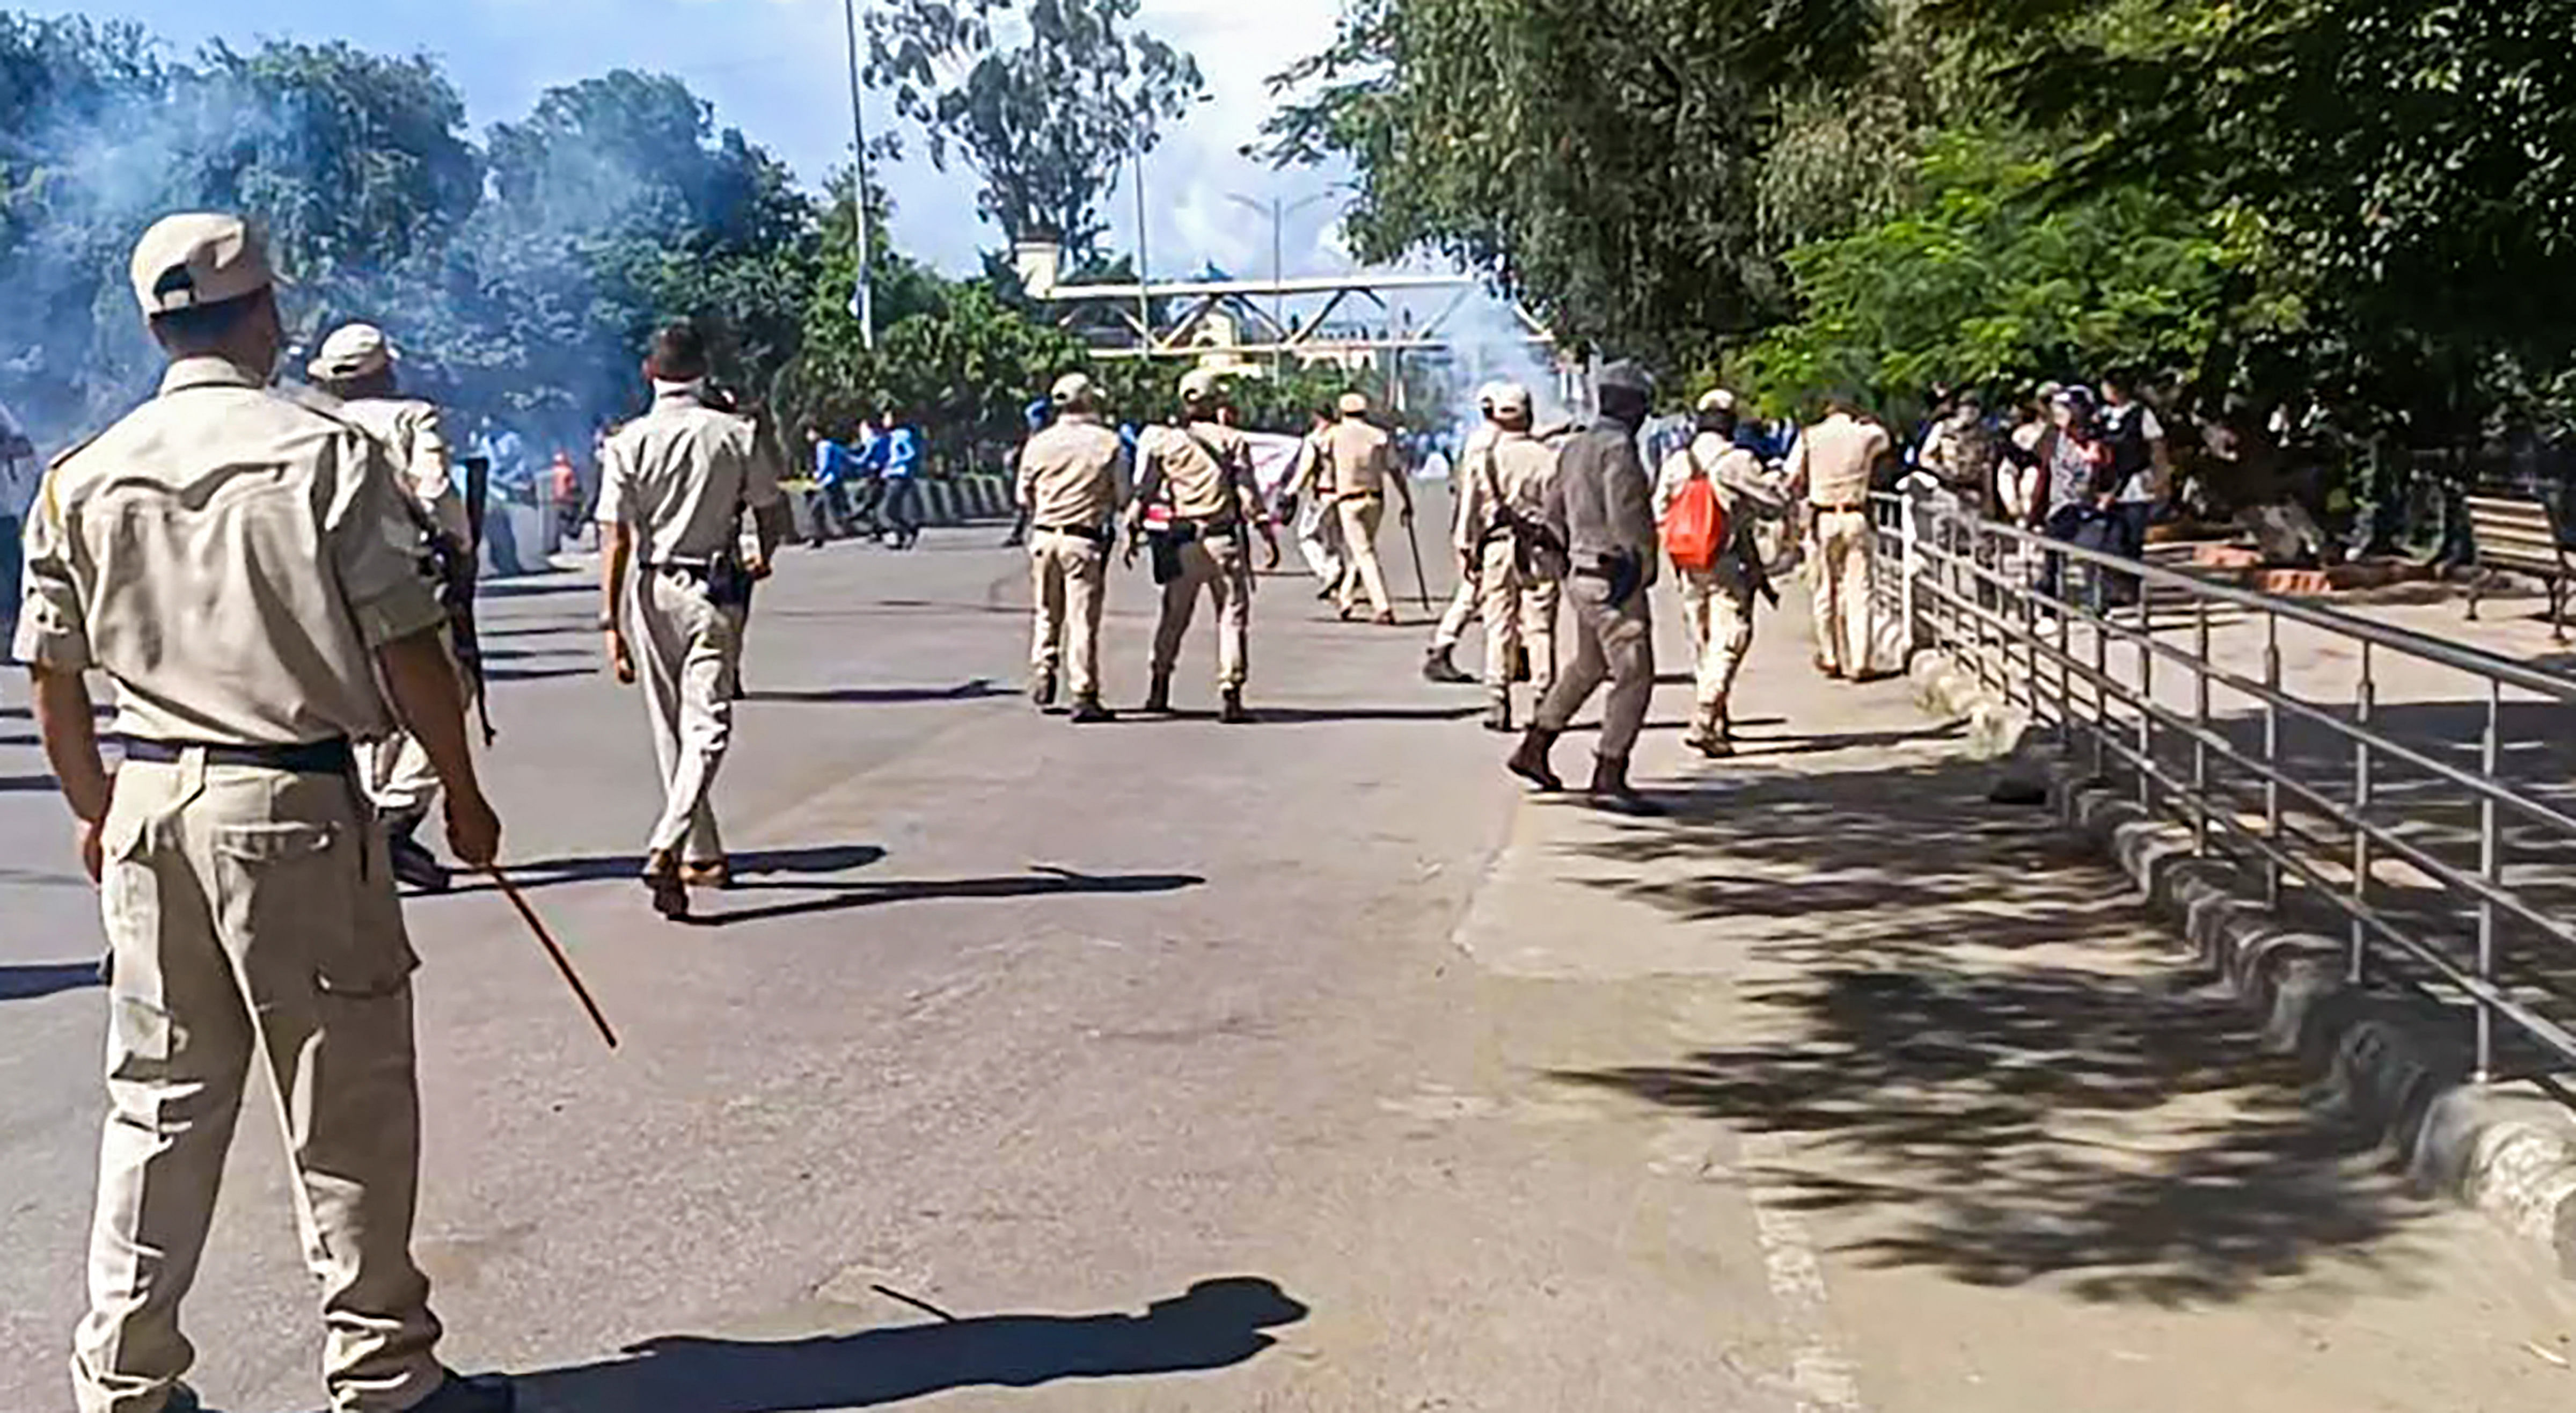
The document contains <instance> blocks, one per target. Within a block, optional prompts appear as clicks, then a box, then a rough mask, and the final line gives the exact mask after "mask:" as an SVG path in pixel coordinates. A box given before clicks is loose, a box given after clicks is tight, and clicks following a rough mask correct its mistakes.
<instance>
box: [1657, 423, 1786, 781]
mask: <svg viewBox="0 0 2576 1413" xmlns="http://www.w3.org/2000/svg"><path fill="white" fill-rule="evenodd" d="M1735 428H1736V418H1735V395H1734V394H1733V393H1731V392H1728V391H1727V390H1726V389H1724V388H1716V389H1712V390H1711V391H1709V392H1708V393H1706V394H1704V395H1702V396H1701V398H1700V400H1699V434H1698V435H1697V436H1696V437H1694V438H1693V439H1692V440H1691V442H1690V444H1689V445H1687V446H1685V447H1683V448H1682V449H1681V450H1679V451H1676V452H1674V453H1673V454H1672V455H1671V456H1669V457H1666V458H1665V459H1664V465H1663V470H1662V473H1661V474H1660V475H1658V476H1657V477H1656V478H1655V520H1656V522H1657V523H1658V524H1660V523H1662V521H1663V520H1664V518H1665V516H1666V515H1668V514H1669V513H1670V512H1671V510H1672V507H1673V502H1674V500H1676V499H1677V498H1679V497H1680V495H1681V493H1682V491H1683V488H1684V487H1686V486H1688V485H1689V484H1690V483H1691V482H1692V481H1694V480H1704V481H1706V482H1708V484H1709V488H1710V490H1711V491H1713V492H1714V493H1715V494H1716V497H1717V504H1718V508H1719V510H1720V512H1721V513H1722V515H1723V516H1724V518H1725V527H1724V530H1723V531H1722V539H1721V541H1720V546H1719V549H1718V554H1717V559H1716V560H1715V562H1713V563H1712V564H1710V565H1709V567H1707V568H1706V569H1695V568H1691V567H1689V566H1686V565H1681V564H1676V565H1675V566H1674V568H1673V577H1674V579H1675V581H1676V582H1677V584H1678V585H1679V587H1680V589H1681V596H1682V622H1683V624H1684V625H1685V626H1686V627H1687V628H1688V630H1689V632H1690V643H1691V652H1692V654H1693V659H1694V668H1695V672H1694V677H1695V680H1696V685H1697V688H1698V692H1697V702H1696V710H1694V711H1693V712H1692V713H1691V725H1690V731H1689V733H1688V734H1687V735H1685V736H1683V737H1682V744H1684V745H1686V746H1689V747H1690V748H1691V749H1693V750H1695V751H1698V752H1699V753H1700V754H1701V755H1704V756H1707V757H1709V758H1710V759H1711V760H1717V759H1722V758H1724V757H1727V756H1731V755H1733V754H1735V734H1734V726H1733V723H1732V721H1731V719H1730V718H1729V715H1728V710H1727V702H1728V698H1729V697H1730V696H1731V695H1732V694H1733V692H1734V690H1735V678H1736V674H1737V673H1738V672H1740V671H1741V670H1742V669H1743V666H1744V656H1745V654H1746V653H1747V652H1750V651H1751V650H1752V647H1753V598H1754V595H1755V594H1756V593H1758V592H1760V589H1761V584H1762V577H1761V576H1762V554H1761V551H1760V549H1759V548H1758V547H1757V546H1756V544H1755V542H1754V538H1753V526H1754V521H1755V520H1756V518H1757V517H1758V515H1759V513H1760V508H1761V507H1762V506H1765V505H1771V506H1773V507H1775V508H1776V504H1777V502H1776V501H1775V500H1774V499H1773V497H1772V495H1771V493H1770V491H1769V490H1767V489H1766V488H1765V487H1764V486H1763V485H1762V480H1761V478H1762V463H1761V462H1760V461H1759V460H1758V459H1756V458H1755V457H1754V455H1753V453H1752V452H1750V451H1747V450H1745V449H1744V448H1742V447H1739V446H1737V445H1736V444H1735V442H1734V436H1735Z"/></svg>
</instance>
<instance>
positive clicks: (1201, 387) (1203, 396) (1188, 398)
mask: <svg viewBox="0 0 2576 1413" xmlns="http://www.w3.org/2000/svg"><path fill="white" fill-rule="evenodd" d="M1223 387H1224V384H1223V383H1221V382H1219V381H1218V380H1217V376H1216V374H1214V373H1211V372H1209V371H1208V370H1207V369H1205V368H1194V369H1192V370H1190V372H1189V374H1188V376H1186V377H1184V378H1182V379H1181V399H1182V400H1183V401H1184V402H1207V401H1209V400H1211V399H1213V398H1214V397H1215V396H1216V395H1217V393H1218V391H1219V390H1220V389H1222V388H1223Z"/></svg>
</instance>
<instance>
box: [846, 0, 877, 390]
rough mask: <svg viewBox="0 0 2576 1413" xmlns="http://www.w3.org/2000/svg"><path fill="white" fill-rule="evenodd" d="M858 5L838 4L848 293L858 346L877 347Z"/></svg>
mask: <svg viewBox="0 0 2576 1413" xmlns="http://www.w3.org/2000/svg"><path fill="white" fill-rule="evenodd" d="M859 3H860V0H841V24H842V27H843V29H844V30H845V31H846V32H847V33H848V36H849V41H850V159H851V166H850V217H851V221H850V224H851V225H852V226H853V227H855V228H856V230H857V233H858V234H857V241H856V245H857V249H858V257H859V273H858V282H857V285H856V287H855V288H853V289H852V290H851V291H850V317H851V318H853V319H856V320H858V321H859V345H860V346H861V347H863V348H865V349H867V350H868V351H869V352H871V353H873V352H875V351H876V346H877V318H876V314H877V301H876V281H875V280H874V279H873V278H871V276H870V274H869V271H868V255H869V251H868V116H867V107H866V104H865V103H864V101H863V99H862V95H863V93H864V87H863V85H862V84H861V82H860V79H859Z"/></svg>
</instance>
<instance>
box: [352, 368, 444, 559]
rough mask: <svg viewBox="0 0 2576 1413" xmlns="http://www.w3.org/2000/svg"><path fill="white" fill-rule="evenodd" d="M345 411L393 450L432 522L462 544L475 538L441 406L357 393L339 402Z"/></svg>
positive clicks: (412, 489)
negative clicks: (453, 466) (450, 462)
mask: <svg viewBox="0 0 2576 1413" xmlns="http://www.w3.org/2000/svg"><path fill="white" fill-rule="evenodd" d="M340 414H341V416H343V417H345V418H347V419H348V420H349V421H352V422H355V423H357V424H358V425H359V426H361V427H364V428H366V429H367V431H368V432H369V433H370V434H371V435H373V436H374V437H375V439H376V440H377V441H380V442H383V443H384V444H385V449H386V450H387V451H389V452H391V453H393V459H394V467H395V469H396V470H397V471H399V472H401V473H402V478H403V483H404V485H406V486H407V487H409V488H410V490H411V494H412V498H413V499H414V500H417V501H419V502H420V506H421V509H422V510H424V511H427V512H428V514H429V518H430V523H432V524H434V525H436V526H437V527H438V528H439V530H440V532H441V533H443V534H445V535H446V536H447V537H448V538H449V539H451V540H454V541H455V542H456V543H458V544H460V545H462V544H467V543H469V542H471V541H472V540H473V538H474V529H473V523H472V522H471V521H469V520H467V519H466V518H465V497H463V496H461V495H458V494H457V493H456V481H455V479H454V477H453V476H451V475H450V474H449V467H448V461H447V434H446V431H445V429H444V428H442V427H441V426H440V425H439V420H438V409H437V408H436V407H433V406H431V405H430V404H428V403H426V402H421V401H419V400H417V399H413V398H396V397H354V398H350V399H347V400H346V401H344V402H342V403H341V404H340Z"/></svg>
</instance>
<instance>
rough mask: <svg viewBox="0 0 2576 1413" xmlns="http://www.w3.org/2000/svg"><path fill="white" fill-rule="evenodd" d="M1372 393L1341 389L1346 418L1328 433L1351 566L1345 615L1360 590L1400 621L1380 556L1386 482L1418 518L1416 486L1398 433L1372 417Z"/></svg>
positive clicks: (1388, 621) (1409, 515)
mask: <svg viewBox="0 0 2576 1413" xmlns="http://www.w3.org/2000/svg"><path fill="white" fill-rule="evenodd" d="M1368 410H1369V402H1368V394H1366V393H1358V392H1348V393H1344V394H1342V401H1341V412H1342V420H1341V421H1339V422H1336V423H1334V424H1333V429H1332V430H1331V431H1329V432H1327V433H1325V434H1324V451H1325V459H1326V460H1327V461H1328V462H1329V463H1330V464H1331V467H1332V475H1333V503H1334V506H1335V508H1336V509H1337V510H1338V512H1339V513H1340V515H1341V520H1342V541H1343V553H1344V554H1346V555H1348V556H1349V557H1350V565H1351V567H1350V571H1349V572H1348V573H1347V574H1345V575H1344V576H1343V579H1342V595H1341V610H1342V617H1344V618H1348V617H1350V616H1351V614H1352V613H1353V612H1354V611H1355V610H1356V609H1357V608H1358V606H1359V596H1360V591H1361V590H1363V589H1365V590H1366V591H1367V592H1368V599H1369V607H1371V608H1373V609H1375V610H1376V611H1377V617H1376V621H1377V622H1378V623H1379V624H1381V625H1383V626H1389V627H1391V626H1393V625H1394V623H1395V604H1394V602H1393V601H1392V600H1391V599H1389V598H1388V597H1387V594H1386V569H1385V567H1384V566H1383V565H1381V564H1380V563H1379V562H1378V557H1377V531H1378V527H1379V526H1380V525H1383V524H1385V523H1386V488H1387V487H1388V486H1389V485H1393V486H1394V487H1395V489H1396V493H1397V495H1398V496H1399V497H1400V498H1401V499H1402V500H1403V501H1404V511H1403V514H1404V523H1405V524H1407V525H1410V524H1412V523H1413V486H1412V483H1411V482H1409V481H1407V480H1406V479H1405V476H1404V472H1403V470H1402V469H1401V468H1399V467H1398V466H1397V465H1396V464H1395V442H1394V439H1392V438H1390V437H1389V436H1387V434H1386V433H1385V432H1384V431H1382V430H1380V429H1379V428H1378V427H1377V426H1375V425H1374V424H1372V423H1371V422H1370V421H1369V419H1368Z"/></svg>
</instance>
